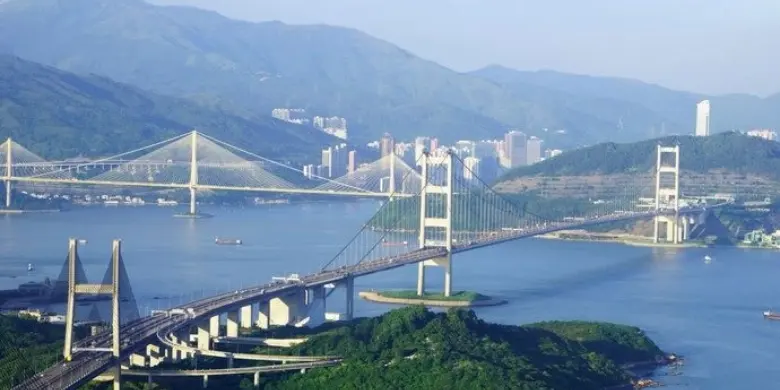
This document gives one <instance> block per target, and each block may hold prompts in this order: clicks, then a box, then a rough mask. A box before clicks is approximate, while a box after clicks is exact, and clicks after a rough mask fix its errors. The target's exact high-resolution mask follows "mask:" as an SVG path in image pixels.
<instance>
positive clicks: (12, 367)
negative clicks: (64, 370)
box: [0, 315, 84, 389]
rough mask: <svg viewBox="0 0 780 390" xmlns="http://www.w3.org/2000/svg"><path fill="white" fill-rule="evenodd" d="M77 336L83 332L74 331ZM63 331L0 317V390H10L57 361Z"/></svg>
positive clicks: (56, 327) (39, 324)
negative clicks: (76, 332)
mask: <svg viewBox="0 0 780 390" xmlns="http://www.w3.org/2000/svg"><path fill="white" fill-rule="evenodd" d="M78 333H79V335H80V336H83V335H84V334H83V331H82V330H81V329H79V330H78ZM64 335H65V328H64V326H62V325H54V324H48V323H40V322H38V321H36V320H33V319H23V318H18V317H13V316H8V315H0V389H10V388H11V387H13V386H15V385H17V384H18V383H20V382H21V381H22V380H24V379H25V378H28V377H30V376H31V375H33V374H34V373H35V372H38V371H41V370H43V369H44V368H46V367H48V366H50V365H52V364H54V363H55V362H57V361H59V360H60V358H61V356H62V355H61V354H62V340H63V337H64Z"/></svg>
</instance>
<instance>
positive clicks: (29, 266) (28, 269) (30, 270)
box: [27, 263, 35, 272]
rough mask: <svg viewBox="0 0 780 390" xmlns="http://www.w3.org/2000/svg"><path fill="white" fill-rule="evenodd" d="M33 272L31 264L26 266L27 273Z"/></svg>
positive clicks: (33, 268)
mask: <svg viewBox="0 0 780 390" xmlns="http://www.w3.org/2000/svg"><path fill="white" fill-rule="evenodd" d="M33 271H35V266H34V265H33V264H32V263H28V264H27V272H33Z"/></svg>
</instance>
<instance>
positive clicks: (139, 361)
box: [128, 353, 146, 367]
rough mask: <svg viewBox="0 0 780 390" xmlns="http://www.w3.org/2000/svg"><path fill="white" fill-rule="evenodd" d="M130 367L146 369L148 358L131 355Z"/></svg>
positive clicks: (136, 354)
mask: <svg viewBox="0 0 780 390" xmlns="http://www.w3.org/2000/svg"><path fill="white" fill-rule="evenodd" d="M128 360H129V366H130V367H146V356H145V355H141V354H139V353H133V354H130V357H129V358H128Z"/></svg>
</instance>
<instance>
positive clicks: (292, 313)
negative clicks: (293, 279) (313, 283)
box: [270, 290, 305, 326]
mask: <svg viewBox="0 0 780 390" xmlns="http://www.w3.org/2000/svg"><path fill="white" fill-rule="evenodd" d="M304 299H305V293H304V291H303V290H301V291H299V292H296V293H294V294H291V295H287V296H284V297H276V298H273V299H271V302H270V314H271V323H270V325H272V326H273V325H279V326H286V325H292V324H294V323H295V322H296V321H297V320H298V319H299V318H300V310H301V308H302V307H304V305H305V302H304Z"/></svg>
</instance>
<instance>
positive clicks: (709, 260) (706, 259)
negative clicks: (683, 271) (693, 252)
mask: <svg viewBox="0 0 780 390" xmlns="http://www.w3.org/2000/svg"><path fill="white" fill-rule="evenodd" d="M704 262H705V263H707V264H709V263H711V262H712V257H710V256H709V255H708V256H704Z"/></svg>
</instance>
